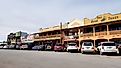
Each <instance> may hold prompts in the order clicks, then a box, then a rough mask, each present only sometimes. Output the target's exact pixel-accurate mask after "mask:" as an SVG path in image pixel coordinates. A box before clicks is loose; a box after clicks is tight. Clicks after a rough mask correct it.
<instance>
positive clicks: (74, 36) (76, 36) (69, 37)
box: [65, 35, 79, 39]
mask: <svg viewBox="0 0 121 68" xmlns="http://www.w3.org/2000/svg"><path fill="white" fill-rule="evenodd" d="M78 38H79V36H78V35H72V36H65V39H78Z"/></svg>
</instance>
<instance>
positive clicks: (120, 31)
mask: <svg viewBox="0 0 121 68" xmlns="http://www.w3.org/2000/svg"><path fill="white" fill-rule="evenodd" d="M109 34H110V35H117V34H121V30H113V31H109Z"/></svg>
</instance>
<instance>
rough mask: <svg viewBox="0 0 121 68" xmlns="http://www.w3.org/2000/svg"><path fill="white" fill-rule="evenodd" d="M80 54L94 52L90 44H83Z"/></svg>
mask: <svg viewBox="0 0 121 68" xmlns="http://www.w3.org/2000/svg"><path fill="white" fill-rule="evenodd" d="M81 52H82V54H83V53H86V52H92V53H94V52H95V48H94V45H93V43H92V42H83V43H82V46H81Z"/></svg>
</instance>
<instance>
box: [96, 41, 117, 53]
mask: <svg viewBox="0 0 121 68" xmlns="http://www.w3.org/2000/svg"><path fill="white" fill-rule="evenodd" d="M97 49H98V51H99V54H100V55H102V54H104V53H116V54H117V53H118V47H117V46H116V44H115V42H101V43H100V44H99V46H98V47H97Z"/></svg>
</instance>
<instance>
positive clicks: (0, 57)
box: [0, 50, 121, 68]
mask: <svg viewBox="0 0 121 68" xmlns="http://www.w3.org/2000/svg"><path fill="white" fill-rule="evenodd" d="M0 68H121V56H99V55H82V54H80V53H66V52H45V51H20V50H0Z"/></svg>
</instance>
